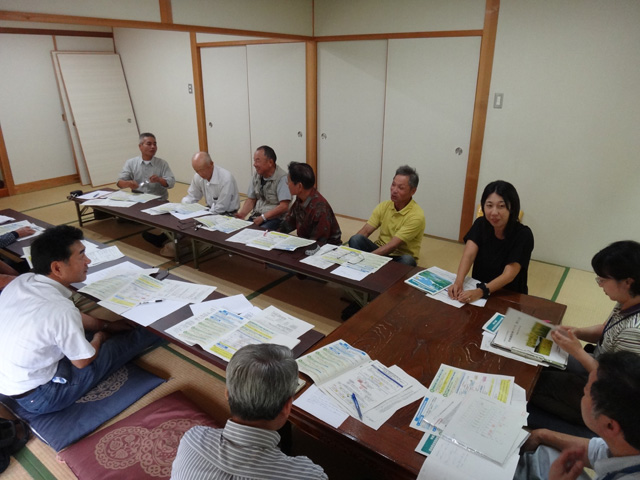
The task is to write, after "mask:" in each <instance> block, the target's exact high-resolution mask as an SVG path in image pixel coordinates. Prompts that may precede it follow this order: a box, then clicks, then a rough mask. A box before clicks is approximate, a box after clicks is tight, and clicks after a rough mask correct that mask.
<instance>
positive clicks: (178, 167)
mask: <svg viewBox="0 0 640 480" xmlns="http://www.w3.org/2000/svg"><path fill="white" fill-rule="evenodd" d="M114 40H115V44H116V51H117V52H118V53H119V54H120V56H121V58H122V65H123V67H124V74H125V78H126V79H127V83H128V85H129V92H130V94H131V100H132V103H133V109H134V111H135V114H136V119H137V122H138V128H139V129H140V132H141V133H142V132H152V133H153V134H154V135H156V138H157V140H158V153H157V155H158V157H160V158H163V159H165V160H166V161H167V162H169V164H170V165H171V169H172V170H173V173H174V175H175V176H176V180H178V181H181V182H186V183H189V182H191V179H192V178H193V169H192V168H191V157H192V156H193V154H194V153H195V152H197V151H198V126H197V121H196V106H195V98H194V95H193V94H190V93H188V89H187V86H188V84H193V70H192V64H191V47H190V43H189V34H188V33H186V32H164V31H160V30H136V29H127V28H125V29H123V28H116V29H114ZM131 145H132V153H133V154H134V155H139V151H138V148H137V145H138V139H137V138H132V139H131ZM132 156H133V155H132ZM124 160H126V159H123V160H122V161H123V162H124Z"/></svg>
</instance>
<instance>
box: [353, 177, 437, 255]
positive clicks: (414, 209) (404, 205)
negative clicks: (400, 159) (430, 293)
mask: <svg viewBox="0 0 640 480" xmlns="http://www.w3.org/2000/svg"><path fill="white" fill-rule="evenodd" d="M418 181H419V178H418V174H417V172H416V170H415V168H411V167H409V166H408V165H403V166H402V167H400V168H398V169H397V170H396V174H395V176H394V177H393V182H391V200H386V201H384V202H382V203H381V204H379V205H378V206H377V207H376V208H375V209H374V210H373V213H372V214H371V217H370V218H369V220H368V221H367V223H365V224H364V226H363V227H362V228H361V229H360V231H358V233H356V234H355V235H354V236H353V237H351V238H350V239H349V246H350V247H351V248H357V249H358V250H363V251H365V252H371V253H375V254H376V255H386V256H389V257H392V258H393V260H395V261H397V262H401V263H406V264H407V265H412V266H416V262H417V260H418V257H419V256H420V246H421V244H422V235H423V234H424V227H425V220H424V212H423V211H422V208H420V205H418V204H417V203H416V202H415V200H413V195H414V194H415V193H416V190H417V189H418ZM378 228H380V235H379V237H378V239H377V240H376V241H375V243H374V242H372V241H371V240H369V236H370V235H371V234H372V233H373V232H375V231H376V230H377V229H378Z"/></svg>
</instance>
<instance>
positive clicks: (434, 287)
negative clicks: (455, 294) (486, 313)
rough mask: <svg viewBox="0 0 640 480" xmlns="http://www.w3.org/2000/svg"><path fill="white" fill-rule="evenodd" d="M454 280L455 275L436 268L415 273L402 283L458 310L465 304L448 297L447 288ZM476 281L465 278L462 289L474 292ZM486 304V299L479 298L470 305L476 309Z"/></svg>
mask: <svg viewBox="0 0 640 480" xmlns="http://www.w3.org/2000/svg"><path fill="white" fill-rule="evenodd" d="M455 280H456V274H455V273H451V272H447V271H446V270H443V269H441V268H438V267H430V268H427V269H426V270H423V271H421V272H418V273H416V274H415V275H414V276H413V277H411V278H408V279H407V280H405V281H404V283H406V284H408V285H411V286H412V287H414V288H417V289H418V290H420V291H422V292H425V293H426V294H427V297H430V298H433V299H434V300H439V301H440V302H443V303H446V304H447V305H451V306H453V307H456V308H460V307H462V306H464V305H466V303H462V302H459V301H458V300H454V299H452V298H451V297H449V292H448V290H449V287H450V286H451V285H453V282H455ZM477 283H478V280H476V279H475V278H471V277H467V278H465V279H464V283H463V286H462V288H463V289H464V290H475V289H476V288H477V287H476V284H477ZM486 303H487V299H486V298H480V299H478V300H476V301H474V302H471V305H475V306H477V307H484V306H485V305H486Z"/></svg>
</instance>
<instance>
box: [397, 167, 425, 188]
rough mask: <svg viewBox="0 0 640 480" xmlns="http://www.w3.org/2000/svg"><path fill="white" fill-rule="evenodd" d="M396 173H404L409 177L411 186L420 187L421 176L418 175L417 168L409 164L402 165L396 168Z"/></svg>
mask: <svg viewBox="0 0 640 480" xmlns="http://www.w3.org/2000/svg"><path fill="white" fill-rule="evenodd" d="M396 175H404V176H406V177H409V186H410V187H411V188H418V183H419V182H420V178H419V177H418V172H416V169H415V168H412V167H410V166H409V165H402V166H401V167H398V169H397V170H396Z"/></svg>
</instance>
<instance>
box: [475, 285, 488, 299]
mask: <svg viewBox="0 0 640 480" xmlns="http://www.w3.org/2000/svg"><path fill="white" fill-rule="evenodd" d="M476 288H479V289H480V290H482V298H489V295H491V291H490V290H489V287H487V286H486V285H485V283H484V282H478V283H476Z"/></svg>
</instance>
